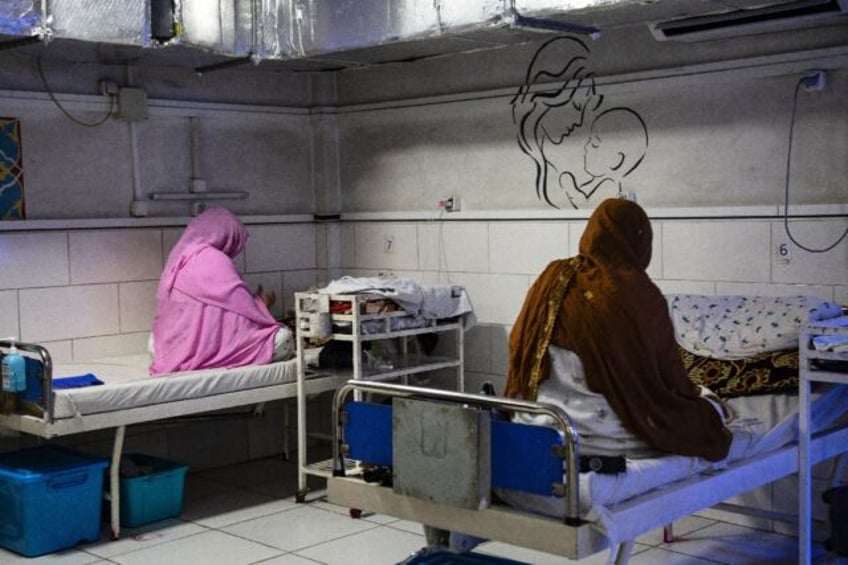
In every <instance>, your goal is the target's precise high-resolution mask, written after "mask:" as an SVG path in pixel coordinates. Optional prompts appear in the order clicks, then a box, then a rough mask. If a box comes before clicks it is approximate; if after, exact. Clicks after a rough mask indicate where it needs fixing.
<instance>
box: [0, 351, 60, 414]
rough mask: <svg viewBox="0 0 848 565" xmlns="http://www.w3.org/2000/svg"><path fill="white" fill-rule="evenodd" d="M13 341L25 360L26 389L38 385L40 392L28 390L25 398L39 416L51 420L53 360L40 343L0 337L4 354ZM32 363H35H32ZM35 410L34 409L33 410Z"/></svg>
mask: <svg viewBox="0 0 848 565" xmlns="http://www.w3.org/2000/svg"><path fill="white" fill-rule="evenodd" d="M12 343H14V345H15V347H16V348H17V349H18V351H19V352H22V353H24V354H25V355H24V357H25V358H26V360H27V364H26V367H27V369H26V371H27V389H28V390H29V389H30V387H32V386H33V385H36V384H37V385H38V386H40V391H41V393H40V394H37V393H34V392H33V391H31V390H30V392H29V394H27V395H26V396H25V398H26V399H27V400H28V401H30V402H31V403H32V404H33V405H34V406H35V407H37V409H38V411H39V412H42V414H39V416H40V417H41V418H43V419H44V421H45V422H47V423H52V422H53V360H52V358H51V357H50V352H49V351H47V349H46V348H45V347H43V346H41V345H38V344H35V343H24V342H19V341H17V340H15V341H14V342H12V341H11V340H7V339H0V351H2V352H3V353H4V354H5V353H7V352H8V351H9V349H10V348H11V347H12ZM33 363H35V364H37V365H34V364H33ZM33 411H35V410H33Z"/></svg>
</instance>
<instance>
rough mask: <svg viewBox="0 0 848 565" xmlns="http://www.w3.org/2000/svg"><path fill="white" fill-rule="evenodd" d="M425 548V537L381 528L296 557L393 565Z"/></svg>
mask: <svg viewBox="0 0 848 565" xmlns="http://www.w3.org/2000/svg"><path fill="white" fill-rule="evenodd" d="M424 545H425V541H424V536H423V535H416V534H410V533H408V532H403V531H400V530H395V529H392V528H387V527H385V526H381V527H377V528H373V529H370V530H367V531H365V532H362V533H360V534H357V535H351V536H346V537H342V538H338V539H335V540H333V541H330V542H326V543H322V544H318V545H315V546H312V547H308V548H306V549H302V550H300V551H298V552H297V554H298V555H302V556H304V557H309V558H310V559H315V560H317V561H320V562H321V563H326V564H327V565H358V564H362V565H391V564H392V563H398V562H400V561H402V560H404V559H406V558H407V557H409V556H410V555H412V554H413V553H415V552H416V551H418V550H419V549H421V548H422V547H424Z"/></svg>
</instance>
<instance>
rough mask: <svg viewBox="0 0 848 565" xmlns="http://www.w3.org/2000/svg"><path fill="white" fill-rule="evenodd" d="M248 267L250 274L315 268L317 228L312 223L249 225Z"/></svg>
mask: <svg viewBox="0 0 848 565" xmlns="http://www.w3.org/2000/svg"><path fill="white" fill-rule="evenodd" d="M248 229H249V230H250V240H249V241H248V242H247V247H246V248H245V253H244V255H245V266H246V267H247V271H248V272H251V273H256V272H263V271H288V270H295V269H314V268H316V266H317V264H316V262H315V228H314V226H312V225H311V224H282V225H263V226H255V225H252V226H248Z"/></svg>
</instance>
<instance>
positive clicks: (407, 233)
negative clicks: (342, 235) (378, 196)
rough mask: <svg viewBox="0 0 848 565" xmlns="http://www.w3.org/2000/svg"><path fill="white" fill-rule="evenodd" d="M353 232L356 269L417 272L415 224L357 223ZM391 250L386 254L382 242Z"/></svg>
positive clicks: (416, 234)
mask: <svg viewBox="0 0 848 565" xmlns="http://www.w3.org/2000/svg"><path fill="white" fill-rule="evenodd" d="M355 228H356V229H355V232H354V245H355V246H356V250H355V253H356V268H357V269H376V270H378V271H390V270H393V269H406V270H415V269H417V268H418V233H417V228H416V224H413V223H407V222H374V223H357V224H356V226H355ZM387 240H391V247H390V248H389V249H388V251H387V250H386V241H387Z"/></svg>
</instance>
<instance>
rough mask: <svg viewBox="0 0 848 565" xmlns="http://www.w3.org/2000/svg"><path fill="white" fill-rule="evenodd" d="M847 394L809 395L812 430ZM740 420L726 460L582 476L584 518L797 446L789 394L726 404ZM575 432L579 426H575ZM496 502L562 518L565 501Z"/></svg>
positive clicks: (832, 416)
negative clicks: (697, 476) (704, 474)
mask: <svg viewBox="0 0 848 565" xmlns="http://www.w3.org/2000/svg"><path fill="white" fill-rule="evenodd" d="M846 392H848V390H847V389H846V387H845V386H844V385H839V386H833V385H828V386H825V387H822V388H821V389H820V390H818V391H816V392H815V393H814V394H813V399H812V401H811V410H810V414H811V419H812V422H811V423H812V429H813V430H819V429H824V428H826V427H827V426H828V425H829V424H831V423H833V422H834V421H836V420H837V419H838V418H840V417H842V416H844V415H845V414H846V413H848V394H846ZM730 404H731V405H732V406H733V408H734V409H735V410H736V412H737V414H738V419H737V420H736V421H735V422H733V423H731V424H729V425H728V427H729V428H730V429H731V431H732V432H733V443H732V445H731V448H730V453H729V455H728V456H727V458H726V459H724V460H723V461H720V462H717V463H711V462H709V461H707V460H705V459H701V458H698V457H683V456H677V455H670V456H663V457H651V458H645V459H628V460H627V472H626V473H621V474H618V475H602V474H598V473H594V472H592V473H582V474H581V475H580V503H581V513H583V515H584V516H586V515H588V516H590V517H591V516H594V517H596V518H597V517H599V516H600V517H602V516H603V514H604V510H603V509H604V508H605V507H610V506H613V505H615V504H617V503H620V502H624V501H626V500H628V499H630V498H633V497H634V496H638V495H641V494H644V493H647V492H649V491H651V490H653V489H656V488H659V487H662V486H664V485H668V484H669V483H673V482H675V481H679V480H683V479H685V478H688V477H690V476H692V475H694V474H697V473H701V472H705V471H709V470H714V469H721V468H722V467H725V466H727V465H728V464H730V463H732V462H734V461H740V460H742V459H745V458H748V457H752V456H754V455H759V454H763V453H767V452H770V451H773V450H775V449H777V448H779V447H781V446H783V445H786V444H787V443H790V442H792V441H795V439H796V438H797V427H798V397H797V396H795V395H787V394H771V395H761V396H748V397H740V398H734V399H730ZM577 429H578V431H579V429H580V426H579V424H578V425H577ZM498 494H499V495H500V497H501V498H502V499H503V500H504V501H505V502H507V503H508V504H510V505H511V506H514V507H516V508H521V509H525V510H528V511H531V512H535V513H539V514H545V515H548V516H555V517H561V516H563V515H564V514H565V499H564V498H556V497H546V496H539V495H533V494H527V493H520V492H515V491H503V490H499V491H498Z"/></svg>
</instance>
